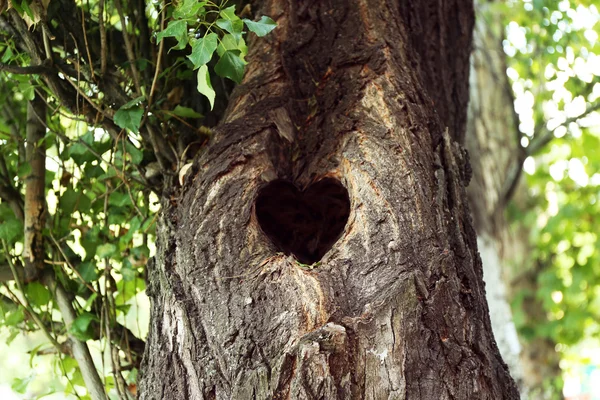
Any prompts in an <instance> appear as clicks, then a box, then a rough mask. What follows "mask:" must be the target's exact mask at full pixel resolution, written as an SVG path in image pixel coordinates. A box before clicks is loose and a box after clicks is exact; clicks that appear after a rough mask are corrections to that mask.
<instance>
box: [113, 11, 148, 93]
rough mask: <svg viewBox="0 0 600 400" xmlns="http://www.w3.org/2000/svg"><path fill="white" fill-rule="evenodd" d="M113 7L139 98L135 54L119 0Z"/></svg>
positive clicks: (139, 87)
mask: <svg viewBox="0 0 600 400" xmlns="http://www.w3.org/2000/svg"><path fill="white" fill-rule="evenodd" d="M115 7H116V8H117V12H118V13H119V18H120V20H121V31H122V32H123V40H125V53H127V59H128V60H129V66H130V67H131V74H132V75H133V83H134V85H135V90H136V93H137V95H138V96H140V95H141V94H142V88H141V86H140V77H139V74H138V70H137V67H136V66H135V54H134V53H133V46H132V45H131V40H130V39H129V35H128V34H127V23H126V21H125V15H123V6H122V5H121V0H115Z"/></svg>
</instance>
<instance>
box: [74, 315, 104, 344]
mask: <svg viewBox="0 0 600 400" xmlns="http://www.w3.org/2000/svg"><path fill="white" fill-rule="evenodd" d="M95 320H98V317H97V316H96V315H94V314H91V313H89V312H84V313H82V314H81V315H80V316H78V317H77V318H76V319H75V321H73V324H72V325H71V327H70V328H69V333H71V334H72V335H73V336H75V337H76V338H78V339H80V340H88V339H91V338H92V335H90V333H89V332H88V328H89V326H90V324H91V323H92V321H95Z"/></svg>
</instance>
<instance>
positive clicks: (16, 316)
mask: <svg viewBox="0 0 600 400" xmlns="http://www.w3.org/2000/svg"><path fill="white" fill-rule="evenodd" d="M24 319H25V313H24V312H23V308H21V307H19V308H18V309H17V310H15V311H11V312H10V313H7V314H6V316H5V317H4V325H6V326H15V325H17V324H18V323H20V322H22V321H23V320H24Z"/></svg>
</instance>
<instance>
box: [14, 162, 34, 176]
mask: <svg viewBox="0 0 600 400" xmlns="http://www.w3.org/2000/svg"><path fill="white" fill-rule="evenodd" d="M31 171H32V170H31V165H29V164H23V165H21V166H20V167H19V169H18V170H17V175H18V176H19V178H21V179H25V178H26V177H27V175H29V174H31Z"/></svg>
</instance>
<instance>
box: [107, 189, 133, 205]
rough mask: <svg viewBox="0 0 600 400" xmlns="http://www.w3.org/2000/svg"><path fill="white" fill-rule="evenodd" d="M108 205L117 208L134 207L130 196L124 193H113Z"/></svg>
mask: <svg viewBox="0 0 600 400" xmlns="http://www.w3.org/2000/svg"><path fill="white" fill-rule="evenodd" d="M108 204H110V205H111V206H115V207H125V206H130V205H132V204H131V198H130V197H129V194H128V193H124V192H112V193H111V194H110V196H109V198H108Z"/></svg>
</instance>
